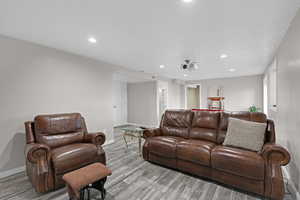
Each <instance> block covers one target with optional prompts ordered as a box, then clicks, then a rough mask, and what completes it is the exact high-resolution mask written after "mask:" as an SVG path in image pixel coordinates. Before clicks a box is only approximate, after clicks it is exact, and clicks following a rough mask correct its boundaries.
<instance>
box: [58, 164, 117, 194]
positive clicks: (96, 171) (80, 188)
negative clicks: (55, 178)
mask: <svg viewBox="0 0 300 200" xmlns="http://www.w3.org/2000/svg"><path fill="white" fill-rule="evenodd" d="M110 175H111V170H110V169H108V168H107V167H106V166H105V165H103V164H101V163H94V164H91V165H88V166H86V167H83V168H80V169H78V170H75V171H72V172H69V173H67V174H65V175H64V176H63V180H64V181H65V182H66V185H67V188H68V194H69V198H70V200H83V199H84V197H85V191H87V192H88V199H90V191H89V189H90V188H95V189H97V190H99V191H100V192H101V197H102V199H104V198H105V195H106V191H105V189H104V183H105V181H106V177H107V176H110Z"/></svg>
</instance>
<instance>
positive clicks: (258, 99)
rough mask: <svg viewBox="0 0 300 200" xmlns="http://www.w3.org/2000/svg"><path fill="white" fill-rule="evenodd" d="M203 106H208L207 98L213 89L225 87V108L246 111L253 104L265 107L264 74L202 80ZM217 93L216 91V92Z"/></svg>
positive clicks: (200, 82)
mask: <svg viewBox="0 0 300 200" xmlns="http://www.w3.org/2000/svg"><path fill="white" fill-rule="evenodd" d="M197 83H199V84H200V86H201V108H207V107H208V105H207V98H208V97H209V96H210V95H213V94H212V93H214V92H213V91H214V90H216V89H217V88H219V87H222V88H223V96H224V97H225V101H224V102H225V110H228V111H245V110H248V108H249V107H250V106H251V105H255V106H257V107H259V108H261V109H262V108H263V76H262V75H257V76H244V77H235V78H223V79H208V80H201V81H198V82H197ZM215 93H216V92H215Z"/></svg>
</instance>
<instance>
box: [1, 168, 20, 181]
mask: <svg viewBox="0 0 300 200" xmlns="http://www.w3.org/2000/svg"><path fill="white" fill-rule="evenodd" d="M23 171H25V165H24V166H21V167H17V168H13V169H10V170H7V171H3V172H0V179H1V178H6V177H8V176H11V175H14V174H17V173H20V172H23Z"/></svg>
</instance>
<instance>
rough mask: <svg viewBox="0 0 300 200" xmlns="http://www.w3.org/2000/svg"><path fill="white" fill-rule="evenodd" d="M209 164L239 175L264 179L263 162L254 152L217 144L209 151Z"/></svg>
mask: <svg viewBox="0 0 300 200" xmlns="http://www.w3.org/2000/svg"><path fill="white" fill-rule="evenodd" d="M211 166H212V168H214V169H217V170H220V171H223V172H227V173H231V174H234V175H238V176H241V177H245V178H249V179H254V180H264V174H265V172H264V171H265V162H264V159H263V158H262V156H261V155H259V154H258V153H256V152H252V151H248V150H243V149H238V148H234V147H226V146H217V147H215V148H214V149H213V150H212V152H211Z"/></svg>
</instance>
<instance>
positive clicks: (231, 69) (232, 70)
mask: <svg viewBox="0 0 300 200" xmlns="http://www.w3.org/2000/svg"><path fill="white" fill-rule="evenodd" d="M228 71H230V72H235V71H236V69H234V68H230V69H228Z"/></svg>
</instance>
